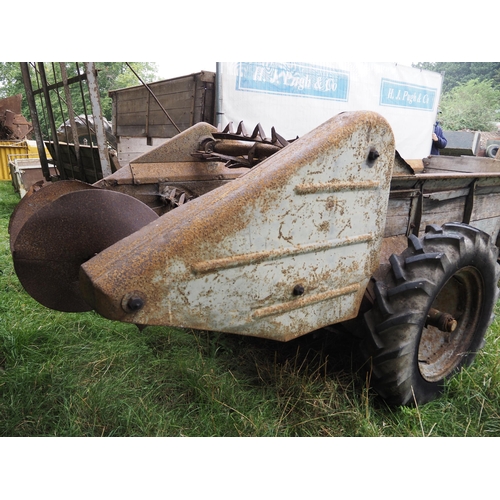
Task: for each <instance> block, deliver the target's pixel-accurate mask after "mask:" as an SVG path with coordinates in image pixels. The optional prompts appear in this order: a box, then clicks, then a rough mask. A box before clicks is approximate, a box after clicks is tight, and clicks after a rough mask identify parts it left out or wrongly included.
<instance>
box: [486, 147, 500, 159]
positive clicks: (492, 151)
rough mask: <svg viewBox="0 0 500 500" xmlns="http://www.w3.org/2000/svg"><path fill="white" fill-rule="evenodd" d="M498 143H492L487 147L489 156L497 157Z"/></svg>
mask: <svg viewBox="0 0 500 500" xmlns="http://www.w3.org/2000/svg"><path fill="white" fill-rule="evenodd" d="M498 147H499V146H498V144H490V145H489V146H488V147H487V148H486V156H487V157H488V158H495V156H496V155H497V153H498Z"/></svg>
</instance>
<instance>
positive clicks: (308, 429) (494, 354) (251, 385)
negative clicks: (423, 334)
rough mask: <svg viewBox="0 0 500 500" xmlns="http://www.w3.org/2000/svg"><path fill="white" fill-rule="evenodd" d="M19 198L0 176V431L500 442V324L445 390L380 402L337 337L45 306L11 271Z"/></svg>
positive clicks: (350, 343) (345, 341)
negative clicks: (278, 338)
mask: <svg viewBox="0 0 500 500" xmlns="http://www.w3.org/2000/svg"><path fill="white" fill-rule="evenodd" d="M18 201H19V198H18V196H17V195H16V194H15V193H14V190H13V188H12V186H11V184H10V183H9V182H6V181H2V182H0V436H3V437H7V436H269V437H271V436H282V437H283V436H366V437H368V436H457V437H464V436H500V322H499V320H498V319H497V320H496V321H495V322H494V324H493V325H492V327H491V328H490V330H489V332H488V334H487V339H486V346H485V349H484V350H483V351H482V352H481V353H480V354H479V355H478V356H477V358H476V361H475V363H474V364H473V365H472V366H471V367H470V368H468V369H466V370H463V371H462V372H461V373H460V374H459V375H457V376H456V377H455V378H454V379H452V380H451V381H450V382H449V384H448V385H447V387H446V391H445V394H444V395H443V397H442V398H440V399H439V400H437V401H434V402H432V403H429V404H427V405H425V406H423V407H418V408H389V407H387V406H386V405H385V404H384V403H383V402H382V401H380V400H379V399H378V398H377V397H376V395H375V394H374V393H373V392H372V391H371V390H370V389H369V388H368V387H367V384H366V381H365V379H364V377H363V376H362V371H361V370H360V368H361V361H360V358H359V355H358V352H357V344H356V342H355V341H354V340H353V339H352V338H351V337H349V336H347V335H345V334H332V333H326V332H318V333H315V334H311V335H306V336H305V337H302V338H299V339H297V340H295V341H292V342H289V343H286V344H281V343H275V342H272V341H265V340H260V339H252V338H248V337H240V336H235V335H226V334H221V333H209V332H193V331H186V330H181V329H175V328H167V327H147V328H146V329H144V330H143V331H142V332H140V331H139V330H138V329H137V328H136V327H135V326H133V325H126V324H121V323H115V322H111V321H108V320H106V319H103V318H101V317H99V316H98V315H96V314H94V313H92V312H90V313H84V314H73V313H72V314H65V313H59V312H56V311H52V310H49V309H46V308H44V307H42V306H41V305H39V304H38V303H36V302H35V301H34V300H33V299H32V298H31V297H29V296H28V295H27V294H26V293H25V292H24V290H23V289H22V287H21V285H20V283H19V281H18V280H17V277H16V275H15V273H14V270H13V265H12V259H11V256H10V250H9V239H8V222H9V217H10V215H11V213H12V210H13V209H14V207H15V205H16V204H17V202H18ZM497 313H500V310H497Z"/></svg>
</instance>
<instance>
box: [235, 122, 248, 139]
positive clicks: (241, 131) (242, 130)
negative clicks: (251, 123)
mask: <svg viewBox="0 0 500 500" xmlns="http://www.w3.org/2000/svg"><path fill="white" fill-rule="evenodd" d="M236 134H237V135H243V136H245V137H248V134H247V131H246V128H245V124H244V123H243V121H241V122H240V123H239V124H238V129H237V130H236Z"/></svg>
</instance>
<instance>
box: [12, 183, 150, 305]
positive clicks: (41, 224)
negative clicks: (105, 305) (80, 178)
mask: <svg viewBox="0 0 500 500" xmlns="http://www.w3.org/2000/svg"><path fill="white" fill-rule="evenodd" d="M44 202H45V200H44ZM157 218H158V215H157V214H156V213H155V212H154V211H153V210H152V209H150V208H149V207H148V206H147V205H145V204H144V203H142V202H141V201H139V200H137V199H136V198H133V197H132V196H129V195H126V194H123V193H119V192H115V191H107V190H104V189H92V190H87V189H84V190H79V191H74V192H68V193H66V194H64V195H62V196H59V197H58V198H56V199H55V200H54V201H53V202H51V203H42V206H41V208H40V209H39V210H33V213H32V215H31V217H29V218H28V219H27V220H26V221H25V222H24V223H23V224H22V226H21V227H20V229H19V232H18V234H17V237H16V238H15V240H14V243H13V250H12V258H13V261H14V268H15V270H16V273H17V276H18V278H19V281H20V282H21V284H22V285H23V287H24V289H25V290H26V291H27V292H28V293H29V294H30V295H31V296H32V297H33V298H34V299H35V300H37V301H38V302H40V303H41V304H42V305H44V306H46V307H49V308H51V309H55V310H58V311H65V312H82V311H89V310H91V307H90V306H89V305H88V304H87V303H86V302H85V300H84V299H83V297H82V295H81V292H80V287H79V283H78V275H79V270H80V266H81V264H83V263H84V262H86V261H87V260H89V259H90V258H92V257H93V256H95V255H96V254H98V253H99V252H102V251H103V250H104V249H106V248H108V247H109V246H111V245H113V244H114V243H116V242H117V241H119V240H121V239H122V238H125V237H126V236H128V235H130V234H132V233H134V232H135V231H137V230H139V229H140V228H141V227H143V226H145V225H146V224H149V223H150V222H152V221H154V220H155V219H157ZM117 258H119V256H117Z"/></svg>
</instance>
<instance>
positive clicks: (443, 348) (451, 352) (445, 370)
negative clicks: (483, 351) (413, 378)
mask: <svg viewBox="0 0 500 500" xmlns="http://www.w3.org/2000/svg"><path fill="white" fill-rule="evenodd" d="M482 301H483V281H482V278H481V275H480V274H479V272H478V271H477V269H475V268H474V267H465V268H463V269H460V270H459V271H458V272H457V273H455V274H454V275H453V276H452V277H451V278H450V279H449V280H448V281H447V282H446V283H445V285H444V286H443V287H442V288H441V290H440V291H439V293H438V295H437V297H436V298H435V300H434V302H433V304H432V306H431V309H435V310H438V311H440V312H442V313H448V314H450V315H451V316H452V317H453V318H454V319H455V320H456V321H457V325H456V328H455V329H454V331H452V332H445V331H441V330H440V329H439V328H437V327H436V326H431V325H427V326H424V328H423V329H422V335H421V337H420V343H419V348H418V366H419V370H420V373H421V375H422V377H423V378H424V379H425V380H427V381H428V382H437V381H439V380H442V379H443V378H445V377H447V376H448V375H449V374H451V373H452V372H453V371H454V370H455V369H456V368H457V367H458V366H459V365H461V364H462V362H463V360H464V357H465V356H466V355H467V353H468V352H469V351H470V348H471V345H472V342H473V339H474V334H475V331H476V330H477V323H478V321H479V318H480V312H481V304H482Z"/></svg>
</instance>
